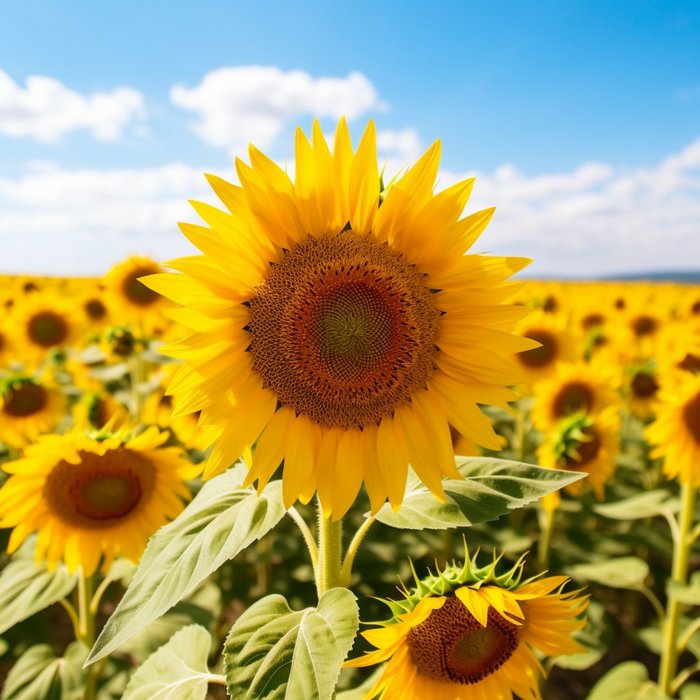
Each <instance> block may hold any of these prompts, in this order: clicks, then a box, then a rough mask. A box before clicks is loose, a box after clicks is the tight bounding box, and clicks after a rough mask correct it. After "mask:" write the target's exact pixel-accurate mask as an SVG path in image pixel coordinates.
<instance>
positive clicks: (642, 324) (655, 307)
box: [626, 299, 666, 359]
mask: <svg viewBox="0 0 700 700" xmlns="http://www.w3.org/2000/svg"><path fill="white" fill-rule="evenodd" d="M626 319H627V327H628V328H629V330H630V331H631V332H632V335H633V338H634V341H635V345H636V347H635V348H634V349H630V353H629V356H630V357H632V356H635V357H637V358H639V359H646V358H650V357H654V354H655V349H656V341H657V339H658V337H659V333H660V332H661V331H662V329H663V327H664V323H665V319H666V314H664V312H663V311H662V309H661V308H660V306H659V304H658V303H655V302H654V300H653V299H647V300H644V299H637V300H636V301H635V303H634V304H632V303H630V304H628V306H627V311H626Z"/></svg>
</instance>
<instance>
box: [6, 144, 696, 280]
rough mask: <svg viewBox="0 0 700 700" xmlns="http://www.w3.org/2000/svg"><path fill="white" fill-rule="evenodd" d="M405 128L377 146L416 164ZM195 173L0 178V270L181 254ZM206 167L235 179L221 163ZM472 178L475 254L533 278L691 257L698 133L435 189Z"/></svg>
mask: <svg viewBox="0 0 700 700" xmlns="http://www.w3.org/2000/svg"><path fill="white" fill-rule="evenodd" d="M397 133H398V134H404V136H402V137H399V136H397ZM406 133H407V132H394V133H393V135H392V136H391V137H389V136H386V135H385V136H382V137H381V139H380V141H381V146H382V149H381V150H392V151H394V150H397V151H398V150H401V149H399V148H398V146H399V145H400V144H404V146H403V150H402V151H401V155H402V157H404V158H406V160H407V161H411V160H415V156H416V152H415V150H414V147H417V145H418V142H417V141H414V140H413V136H410V135H409V136H410V137H409V136H406V135H405V134H406ZM397 155H398V154H397ZM409 156H410V157H409ZM380 159H382V160H383V157H382V155H381V154H380ZM400 165H403V163H400ZM392 167H393V161H392ZM397 167H398V166H397ZM202 172H203V169H202V168H199V167H193V166H191V165H186V164H183V163H173V164H170V165H165V166H162V167H158V168H146V169H134V170H65V169H61V168H60V167H58V166H55V165H54V166H52V165H51V164H50V163H47V162H38V163H33V164H32V167H31V169H30V170H28V171H27V172H26V173H25V174H24V175H23V176H21V177H19V178H15V179H11V178H0V231H2V233H1V234H0V247H1V248H2V251H3V260H2V263H1V265H2V268H3V269H4V270H5V271H25V272H52V273H56V274H78V273H80V274H101V273H102V272H103V271H104V270H105V269H106V268H107V267H108V266H109V265H111V264H113V263H115V262H117V261H118V260H119V259H120V258H121V257H123V256H125V255H127V254H128V253H133V252H148V253H150V254H153V255H155V256H156V257H159V258H162V259H167V258H172V257H176V256H178V255H183V254H190V252H191V250H192V249H191V247H190V246H189V244H188V243H187V241H186V240H185V239H184V237H183V236H182V235H181V234H180V233H179V232H178V230H177V227H176V222H177V221H196V215H195V214H194V212H193V211H192V210H191V208H190V207H189V205H188V204H187V201H186V200H187V199H190V198H194V199H202V200H204V201H209V202H212V203H213V202H214V201H215V199H214V196H213V194H212V193H211V191H210V190H209V188H208V186H207V183H206V181H205V179H204V177H203V176H202ZM289 172H292V173H293V172H294V169H293V166H290V170H289ZM216 174H218V175H221V176H222V177H224V178H226V179H230V180H234V181H235V173H234V172H233V170H232V169H229V170H224V171H219V172H216ZM387 174H388V175H389V176H390V175H391V174H392V171H391V170H388V171H387ZM471 175H476V176H477V181H476V185H475V188H474V194H473V196H472V199H471V201H470V202H469V206H468V212H471V211H476V210H477V209H481V208H485V207H491V206H496V207H497V212H496V216H495V217H494V220H493V222H492V223H491V225H490V226H489V228H488V229H487V231H486V233H485V234H484V236H483V237H482V239H481V240H480V241H479V243H478V244H477V248H478V250H491V251H494V252H496V253H499V254H513V255H525V256H528V257H533V258H535V260H536V263H535V265H534V266H533V268H532V271H533V273H538V274H549V275H564V276H567V275H575V276H592V275H597V274H605V273H609V272H623V271H630V272H631V271H643V270H650V269H659V268H661V267H665V268H674V267H675V268H687V267H697V266H698V264H699V263H698V261H700V235H698V232H699V231H700V139H698V140H697V141H695V142H694V143H692V144H690V145H688V146H687V147H686V148H684V149H682V150H681V151H680V152H679V153H675V154H671V155H669V156H668V157H667V158H665V159H664V160H662V161H661V162H660V163H658V164H657V165H656V166H653V167H647V168H637V169H624V168H616V167H613V166H611V165H607V164H603V163H585V164H583V165H581V166H580V167H578V168H576V169H575V170H573V171H571V172H564V173H556V174H547V175H540V176H536V177H528V176H527V175H525V174H524V173H522V172H521V171H519V170H518V169H517V168H515V167H514V166H512V165H504V166H501V167H500V168H498V169H497V170H496V171H495V172H493V173H490V174H483V173H474V172H465V173H451V172H447V171H442V172H441V173H440V175H439V178H440V182H439V185H438V187H439V188H443V187H446V186H448V185H450V184H452V183H454V182H456V181H457V180H459V179H462V178H464V177H468V176H471ZM426 235H430V232H429V231H427V232H426ZM38 251H41V253H40V257H39V256H38V253H37V252H38Z"/></svg>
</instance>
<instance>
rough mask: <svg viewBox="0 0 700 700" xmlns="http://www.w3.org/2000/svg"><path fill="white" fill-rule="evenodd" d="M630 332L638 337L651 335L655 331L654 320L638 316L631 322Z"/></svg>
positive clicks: (649, 317)
mask: <svg viewBox="0 0 700 700" xmlns="http://www.w3.org/2000/svg"><path fill="white" fill-rule="evenodd" d="M632 330H633V331H634V334H635V335H636V336H638V337H640V338H641V337H643V336H645V335H651V334H652V333H654V331H655V330H656V319H654V318H652V317H651V316H638V317H637V318H636V319H634V321H633V322H632Z"/></svg>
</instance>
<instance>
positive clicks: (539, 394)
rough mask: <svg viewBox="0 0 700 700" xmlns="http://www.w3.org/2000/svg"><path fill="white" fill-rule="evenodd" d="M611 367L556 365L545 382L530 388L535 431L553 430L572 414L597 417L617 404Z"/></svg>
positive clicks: (617, 399)
mask: <svg viewBox="0 0 700 700" xmlns="http://www.w3.org/2000/svg"><path fill="white" fill-rule="evenodd" d="M615 370H616V368H615V367H610V366H608V365H606V364H602V363H598V362H594V363H592V364H587V363H585V362H560V363H558V364H557V365H556V367H555V368H554V372H553V373H552V375H551V376H550V377H548V378H547V379H542V380H540V381H539V382H537V383H536V384H535V386H534V392H533V393H534V396H535V404H534V406H533V408H532V421H533V423H534V425H535V427H536V428H537V429H538V430H542V431H547V430H551V429H553V428H554V427H555V426H556V424H557V423H558V422H559V421H560V420H561V419H562V418H566V417H567V416H569V415H571V414H572V413H578V412H579V411H584V412H586V413H588V414H589V415H596V414H598V413H600V412H601V411H602V410H603V409H604V408H606V407H607V406H612V405H615V404H618V403H619V401H620V398H619V394H618V391H617V390H618V387H619V383H620V382H619V378H618V376H617V374H616V372H615Z"/></svg>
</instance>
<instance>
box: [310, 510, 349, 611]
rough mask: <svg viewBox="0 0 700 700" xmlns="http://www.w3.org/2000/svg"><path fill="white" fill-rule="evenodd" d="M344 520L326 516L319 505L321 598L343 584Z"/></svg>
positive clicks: (317, 584)
mask: <svg viewBox="0 0 700 700" xmlns="http://www.w3.org/2000/svg"><path fill="white" fill-rule="evenodd" d="M342 550H343V521H342V520H336V521H335V522H334V521H333V520H332V519H331V518H324V517H323V511H322V510H321V504H320V503H319V506H318V570H317V572H316V588H317V590H318V597H319V598H320V597H321V596H322V595H323V594H324V593H325V592H326V591H330V590H331V588H338V587H340V586H342V585H343V570H342V565H341V562H342Z"/></svg>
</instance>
